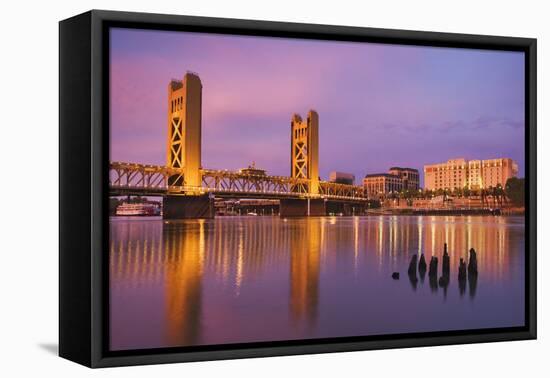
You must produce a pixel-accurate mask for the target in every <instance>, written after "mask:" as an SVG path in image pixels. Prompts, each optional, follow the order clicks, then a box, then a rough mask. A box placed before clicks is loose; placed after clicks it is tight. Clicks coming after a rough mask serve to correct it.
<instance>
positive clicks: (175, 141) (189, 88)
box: [166, 72, 202, 187]
mask: <svg viewBox="0 0 550 378" xmlns="http://www.w3.org/2000/svg"><path fill="white" fill-rule="evenodd" d="M201 108H202V84H201V80H200V78H199V76H198V75H197V74H194V73H190V72H187V73H186V74H185V76H184V77H183V80H172V81H171V82H170V84H169V85H168V146H167V154H166V165H167V166H168V167H170V168H175V169H178V170H181V172H182V174H183V177H182V174H179V175H175V176H172V177H170V179H169V183H168V184H169V185H170V186H172V185H177V186H182V185H186V186H192V187H200V186H201V184H202V178H201V173H200V168H201V110H202V109H201Z"/></svg>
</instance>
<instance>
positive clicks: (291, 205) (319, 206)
mask: <svg viewBox="0 0 550 378" xmlns="http://www.w3.org/2000/svg"><path fill="white" fill-rule="evenodd" d="M279 214H280V216H281V217H282V218H287V217H309V216H311V217H319V216H324V215H326V214H327V212H326V201H325V200H324V199H309V198H308V199H294V198H292V199H291V198H288V199H282V200H281V202H280V206H279Z"/></svg>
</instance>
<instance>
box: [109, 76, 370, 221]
mask: <svg viewBox="0 0 550 378" xmlns="http://www.w3.org/2000/svg"><path fill="white" fill-rule="evenodd" d="M201 117H202V84H201V81H200V78H199V77H198V75H197V74H194V73H191V72H188V73H186V74H185V76H184V78H183V80H181V81H180V80H172V81H171V82H170V83H169V85H168V138H167V154H166V165H165V166H161V165H148V164H137V163H130V162H110V164H109V194H110V195H111V196H120V195H141V196H162V197H163V209H164V212H163V214H164V217H165V218H211V217H213V216H214V205H213V197H222V198H265V199H278V200H280V214H281V216H309V215H325V214H326V213H327V211H328V209H337V210H342V211H335V212H343V213H360V212H361V211H364V209H365V208H366V205H367V201H368V197H367V192H366V189H364V188H363V186H355V185H348V184H340V183H335V182H327V181H321V180H320V179H319V116H318V114H317V112H315V111H314V110H310V111H309V112H308V114H307V118H306V119H302V118H301V116H300V115H298V114H294V115H292V118H291V124H290V126H291V145H290V150H291V159H290V160H291V169H290V176H271V175H267V174H265V172H264V171H261V170H257V169H243V170H240V171H229V170H216V169H206V168H202V165H201Z"/></svg>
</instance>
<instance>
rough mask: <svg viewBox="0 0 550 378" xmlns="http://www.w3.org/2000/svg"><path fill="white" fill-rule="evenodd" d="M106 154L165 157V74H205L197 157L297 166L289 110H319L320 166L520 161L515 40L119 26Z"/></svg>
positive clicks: (209, 162) (520, 69) (227, 164)
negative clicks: (499, 46)
mask: <svg viewBox="0 0 550 378" xmlns="http://www.w3.org/2000/svg"><path fill="white" fill-rule="evenodd" d="M110 69H111V89H110V90H111V157H110V159H111V160H113V161H130V162H139V163H150V164H165V163H166V134H167V118H166V117H167V115H166V113H167V106H168V105H167V85H168V82H169V81H170V79H172V78H178V79H181V78H183V75H184V74H185V72H186V71H187V70H190V71H194V72H197V73H198V74H199V76H200V78H201V81H202V84H203V123H202V133H203V134H202V135H203V137H202V151H203V153H202V165H203V167H205V168H212V169H239V168H243V167H245V166H247V165H248V164H250V163H251V162H252V161H255V162H256V166H257V167H260V168H263V169H266V170H267V171H268V173H269V174H274V175H289V173H290V151H289V149H290V117H291V115H292V114H293V113H299V114H302V116H305V115H306V113H307V111H308V110H309V109H310V108H313V109H315V110H317V112H318V113H319V143H320V174H321V177H322V178H323V179H327V178H328V174H329V172H330V171H333V170H338V171H344V172H350V173H353V174H355V175H356V177H357V178H362V177H363V176H364V175H365V174H366V173H377V172H385V171H387V169H388V168H389V167H390V166H393V165H399V166H408V167H414V168H417V169H419V170H421V169H422V167H423V165H424V164H429V163H437V162H442V161H446V160H448V159H450V158H456V157H465V158H467V159H476V158H480V159H487V158H495V157H511V158H513V159H514V160H516V161H517V162H518V164H519V167H520V176H523V174H524V57H523V53H519V52H500V51H483V50H471V49H449V48H435V47H417V46H398V45H382V44H366V43H352V42H328V41H312V40H297V39H282V38H265V37H261V38H260V37H245V36H223V35H215V34H200V33H187V32H165V31H148V30H133V29H112V30H111V68H110Z"/></svg>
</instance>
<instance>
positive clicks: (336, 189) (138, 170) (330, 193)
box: [109, 162, 367, 200]
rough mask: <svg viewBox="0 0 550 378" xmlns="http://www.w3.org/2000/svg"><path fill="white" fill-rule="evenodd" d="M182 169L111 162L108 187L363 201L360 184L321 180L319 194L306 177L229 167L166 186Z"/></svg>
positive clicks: (114, 189)
mask: <svg viewBox="0 0 550 378" xmlns="http://www.w3.org/2000/svg"><path fill="white" fill-rule="evenodd" d="M181 174H182V171H181V170H178V169H173V168H169V167H166V166H161V165H146V164H136V163H124V162H111V163H110V165H109V187H110V190H111V192H112V193H143V195H147V193H150V194H158V193H174V194H197V193H225V194H235V195H239V194H242V195H246V194H249V195H250V194H254V195H260V196H265V197H268V196H272V197H282V198H284V197H304V198H328V199H352V200H366V199H367V192H366V190H365V189H364V188H363V187H361V186H354V185H347V184H339V183H333V182H326V181H321V182H320V183H319V194H311V193H309V192H308V191H307V188H308V187H309V180H308V179H302V178H293V177H287V176H269V175H262V174H250V173H242V172H235V171H228V170H213V169H202V170H201V175H202V186H200V187H192V186H185V185H183V186H181V185H168V181H169V178H170V177H172V176H174V175H181Z"/></svg>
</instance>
